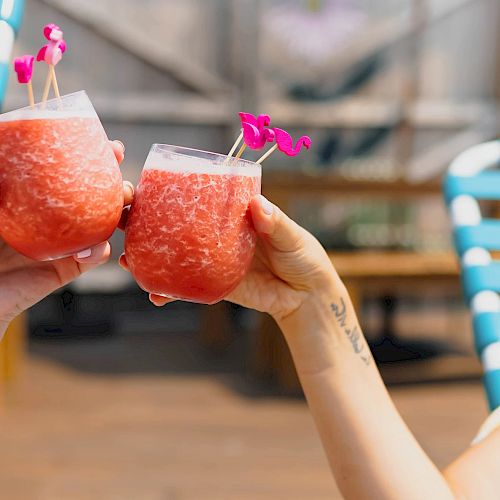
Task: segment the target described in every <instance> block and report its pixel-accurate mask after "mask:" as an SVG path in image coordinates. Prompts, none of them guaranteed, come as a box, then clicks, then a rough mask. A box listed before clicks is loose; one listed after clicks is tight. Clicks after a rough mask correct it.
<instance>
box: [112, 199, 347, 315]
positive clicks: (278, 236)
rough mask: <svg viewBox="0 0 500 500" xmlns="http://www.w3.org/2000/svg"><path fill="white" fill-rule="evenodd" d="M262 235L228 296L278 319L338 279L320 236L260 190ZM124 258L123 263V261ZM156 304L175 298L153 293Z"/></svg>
mask: <svg viewBox="0 0 500 500" xmlns="http://www.w3.org/2000/svg"><path fill="white" fill-rule="evenodd" d="M250 210H251V214H252V220H253V224H254V227H255V229H256V231H257V234H258V236H259V240H258V242H257V249H256V252H255V257H254V259H253V262H252V264H251V267H250V269H249V271H248V273H247V274H246V276H245V277H244V278H243V281H242V282H241V283H240V284H239V285H238V287H237V288H236V289H235V290H234V291H233V292H231V293H230V294H229V295H228V296H227V297H226V300H229V301H230V302H234V303H236V304H240V305H242V306H245V307H249V308H252V309H257V310H258V311H262V312H267V313H269V314H271V315H272V316H273V317H274V318H275V319H277V320H280V319H283V318H284V317H287V316H289V315H291V314H292V313H293V312H295V311H297V310H299V309H300V308H301V306H302V305H303V304H304V303H305V302H306V301H307V300H308V299H309V298H310V297H311V296H313V295H314V294H315V293H317V292H318V291H320V290H323V289H325V288H328V287H329V286H330V285H331V283H332V281H334V280H338V283H340V280H339V278H338V276H337V274H336V272H335V270H334V268H333V265H332V264H331V262H330V259H329V258H328V255H327V254H326V252H325V250H324V249H323V247H322V246H321V244H320V243H319V242H318V240H317V239H316V238H314V236H313V235H312V234H310V233H309V232H307V231H306V230H305V229H304V228H302V227H300V226H299V225H298V224H297V223H295V222H294V221H292V220H291V219H290V218H289V217H287V216H286V215H285V214H284V213H283V212H282V211H281V210H280V209H279V208H278V207H276V206H275V205H273V204H272V203H271V202H269V201H268V200H267V199H266V198H264V197H263V196H261V195H259V196H256V197H255V198H254V199H253V200H252V202H251V203H250ZM122 263H123V262H122ZM150 300H151V301H152V302H153V303H154V304H155V305H158V306H161V305H164V304H166V303H167V302H171V300H170V299H166V298H165V297H160V296H158V295H150Z"/></svg>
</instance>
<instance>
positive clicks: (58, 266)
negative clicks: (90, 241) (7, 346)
mask: <svg viewBox="0 0 500 500" xmlns="http://www.w3.org/2000/svg"><path fill="white" fill-rule="evenodd" d="M111 146H112V148H113V151H114V153H115V156H116V159H117V161H118V163H121V162H122V161H123V156H124V146H123V144H122V143H121V142H120V141H113V142H111ZM123 191H124V205H125V206H127V205H130V203H131V202H132V198H133V195H134V187H133V185H132V184H131V183H130V182H128V181H125V182H124V183H123ZM110 252H111V247H110V245H109V243H108V242H107V241H105V242H103V243H100V244H99V245H96V246H94V247H92V248H90V249H88V250H86V251H83V252H80V253H79V254H77V255H74V256H72V257H66V258H64V259H58V260H53V261H49V262H38V261H35V260H32V259H29V258H28V257H25V256H23V255H21V254H20V253H18V252H16V251H15V250H14V249H13V248H11V247H9V246H8V245H7V244H6V243H5V242H4V241H2V240H1V239H0V338H1V336H2V335H3V333H4V332H5V329H6V328H7V326H8V324H9V322H10V321H11V320H12V319H14V318H15V317H16V316H17V315H18V314H19V313H21V312H22V311H24V310H25V309H27V308H28V307H30V306H32V305H33V304H35V303H36V302H38V301H39V300H41V299H43V298H44V297H45V296H46V295H48V294H49V293H51V292H53V291H54V290H56V289H58V288H60V287H61V286H63V285H65V284H67V283H69V282H70V281H72V280H74V279H75V278H77V277H78V276H80V275H81V274H82V273H84V272H86V271H89V270H90V269H93V268H94V267H97V266H98V265H100V264H103V263H104V262H106V261H107V260H108V258H109V255H110Z"/></svg>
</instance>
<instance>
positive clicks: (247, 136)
mask: <svg viewBox="0 0 500 500" xmlns="http://www.w3.org/2000/svg"><path fill="white" fill-rule="evenodd" d="M238 114H239V117H240V120H241V133H240V135H239V136H238V138H237V139H236V141H235V143H234V144H233V146H232V148H231V150H230V151H229V153H228V155H227V156H228V159H229V158H230V157H232V156H233V153H234V152H235V151H236V148H237V147H238V145H239V143H240V142H241V139H243V141H244V142H243V144H242V145H241V147H240V149H239V150H238V153H236V156H235V158H240V157H241V155H242V154H243V152H244V151H245V149H246V148H247V146H248V147H249V148H250V149H262V148H263V147H264V146H265V145H266V143H267V142H272V141H274V132H273V131H272V129H268V128H266V127H268V126H269V124H270V123H271V118H270V117H269V115H259V116H258V117H255V116H254V115H252V114H250V113H243V112H240V113H238Z"/></svg>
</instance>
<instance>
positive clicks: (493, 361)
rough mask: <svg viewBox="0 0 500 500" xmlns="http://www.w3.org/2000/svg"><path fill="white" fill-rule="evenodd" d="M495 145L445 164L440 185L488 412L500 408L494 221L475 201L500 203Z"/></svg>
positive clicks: (499, 231)
mask: <svg viewBox="0 0 500 500" xmlns="http://www.w3.org/2000/svg"><path fill="white" fill-rule="evenodd" d="M497 166H500V141H498V140H497V141H492V142H487V143H484V144H480V145H478V146H474V147H472V148H470V149H468V150H466V151H465V152H463V153H462V154H461V155H459V156H458V157H457V158H456V159H455V160H454V161H453V162H452V163H451V165H450V167H449V169H448V173H447V176H446V179H445V183H444V193H445V199H446V203H447V205H448V208H449V212H450V216H451V220H452V224H453V238H454V243H455V248H456V250H457V253H458V256H459V258H460V265H461V269H462V286H463V290H464V295H465V299H466V301H467V304H468V306H469V308H470V310H471V313H472V321H473V329H474V341H475V346H476V351H477V353H478V355H479V356H480V358H481V361H482V364H483V369H484V386H485V389H486V394H487V396H488V401H489V405H490V408H491V410H494V409H496V408H498V407H500V296H499V293H500V261H499V260H495V259H494V258H492V255H491V253H490V251H495V250H500V220H497V219H486V218H483V217H482V214H481V210H480V207H479V203H478V201H479V200H499V201H500V171H498V170H492V169H493V168H494V167H497Z"/></svg>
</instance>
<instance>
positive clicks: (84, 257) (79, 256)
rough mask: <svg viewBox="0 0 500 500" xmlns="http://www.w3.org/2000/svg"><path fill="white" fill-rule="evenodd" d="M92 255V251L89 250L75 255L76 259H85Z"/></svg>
mask: <svg viewBox="0 0 500 500" xmlns="http://www.w3.org/2000/svg"><path fill="white" fill-rule="evenodd" d="M91 255H92V250H91V249H90V248H87V249H86V250H82V251H81V252H78V253H77V254H76V258H77V259H86V258H87V257H90V256H91Z"/></svg>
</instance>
